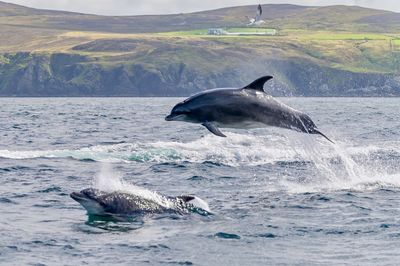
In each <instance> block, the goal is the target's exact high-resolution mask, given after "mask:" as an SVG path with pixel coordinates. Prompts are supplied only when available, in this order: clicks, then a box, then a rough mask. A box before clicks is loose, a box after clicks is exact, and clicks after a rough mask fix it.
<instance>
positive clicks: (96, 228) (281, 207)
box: [0, 98, 400, 266]
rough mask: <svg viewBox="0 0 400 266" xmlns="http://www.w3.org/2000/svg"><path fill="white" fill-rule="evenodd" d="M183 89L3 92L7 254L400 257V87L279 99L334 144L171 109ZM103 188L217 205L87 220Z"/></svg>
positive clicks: (256, 259)
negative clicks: (195, 120) (134, 94)
mask: <svg viewBox="0 0 400 266" xmlns="http://www.w3.org/2000/svg"><path fill="white" fill-rule="evenodd" d="M180 100H181V99H179V98H99V99H97V98H0V140H1V142H0V212H1V213H0V265H192V264H193V265H230V266H232V265H339V264H340V265H398V264H399V261H400V99H399V98H280V100H281V101H283V102H285V103H287V104H289V105H290V106H292V107H294V108H297V109H299V110H301V111H304V112H306V113H308V114H309V115H310V116H311V118H312V119H313V120H314V122H315V123H316V124H317V125H318V127H319V129H320V130H321V131H322V132H323V133H325V134H326V135H327V136H328V137H329V138H331V139H332V140H334V141H335V142H336V144H334V145H333V144H331V143H329V142H328V141H326V140H325V139H324V138H322V137H321V136H318V135H307V134H302V133H297V132H294V131H289V130H283V129H276V128H264V129H257V130H249V131H247V130H230V129H222V132H223V133H224V134H226V135H227V138H220V137H216V136H214V135H212V134H211V133H209V132H208V131H207V130H206V129H205V128H203V127H202V126H200V125H194V124H188V123H183V122H166V121H164V117H165V115H167V114H168V113H169V111H170V109H171V108H172V107H173V105H174V104H175V103H177V102H178V101H180ZM92 186H94V187H98V188H101V189H105V190H107V189H108V190H125V191H129V192H130V193H133V194H138V195H149V193H150V192H151V191H154V192H157V193H159V194H160V195H168V196H176V195H186V194H192V195H196V196H198V197H200V198H202V199H203V200H204V201H206V202H207V203H208V205H209V208H210V209H211V214H209V215H200V214H198V213H190V214H186V215H147V216H144V217H140V219H139V218H138V219H137V220H134V221H129V222H128V221H120V222H117V221H93V220H88V216H87V215H86V211H85V209H84V208H83V207H82V206H81V205H79V204H78V203H77V202H75V201H74V200H72V199H71V198H70V197H69V194H70V193H71V192H73V191H79V190H81V189H84V188H87V187H92ZM151 194H152V193H150V195H151Z"/></svg>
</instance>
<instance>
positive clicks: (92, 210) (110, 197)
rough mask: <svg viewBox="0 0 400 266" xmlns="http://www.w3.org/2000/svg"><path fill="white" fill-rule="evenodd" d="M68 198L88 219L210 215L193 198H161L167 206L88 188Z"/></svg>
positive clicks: (202, 202) (203, 204) (118, 193)
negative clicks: (99, 217) (80, 206)
mask: <svg viewBox="0 0 400 266" xmlns="http://www.w3.org/2000/svg"><path fill="white" fill-rule="evenodd" d="M70 196H71V198H72V199H74V200H76V201H77V202H79V203H80V204H81V205H82V206H83V207H84V208H85V209H86V211H87V213H88V215H89V216H91V215H93V216H111V217H121V216H122V217H123V216H138V215H144V214H161V213H176V214H184V213H189V212H192V211H193V212H198V213H209V212H210V210H209V209H208V205H207V203H205V202H204V201H203V200H201V199H200V198H198V197H195V196H178V197H163V198H164V199H165V201H166V202H167V203H166V204H162V203H160V202H157V201H156V200H152V199H148V198H144V197H141V196H139V195H135V194H130V193H127V192H120V191H114V192H105V191H101V190H98V189H95V188H87V189H84V190H82V191H80V192H72V193H71V194H70Z"/></svg>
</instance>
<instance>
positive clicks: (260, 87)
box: [243, 76, 272, 92]
mask: <svg viewBox="0 0 400 266" xmlns="http://www.w3.org/2000/svg"><path fill="white" fill-rule="evenodd" d="M270 79H272V76H264V77H261V78H259V79H256V80H255V81H253V82H252V83H250V84H249V85H247V86H246V87H243V89H250V90H257V91H262V92H264V83H265V82H267V81H268V80H270Z"/></svg>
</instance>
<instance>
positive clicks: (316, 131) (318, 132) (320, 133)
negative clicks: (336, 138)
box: [313, 129, 335, 144]
mask: <svg viewBox="0 0 400 266" xmlns="http://www.w3.org/2000/svg"><path fill="white" fill-rule="evenodd" d="M313 133H314V134H318V135H321V136H323V137H324V138H326V139H327V140H328V141H329V142H331V143H333V144H335V142H333V141H332V140H330V139H329V138H328V137H327V136H325V135H324V134H323V133H322V132H321V131H319V130H316V129H314V132H313Z"/></svg>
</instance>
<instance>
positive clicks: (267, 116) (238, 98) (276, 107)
mask: <svg viewBox="0 0 400 266" xmlns="http://www.w3.org/2000/svg"><path fill="white" fill-rule="evenodd" d="M270 79H272V76H264V77H261V78H259V79H257V80H255V81H253V82H252V83H250V84H249V85H247V86H245V87H243V88H239V89H238V88H219V89H212V90H207V91H204V92H200V93H198V94H195V95H193V96H191V97H189V98H187V99H186V100H184V101H183V102H180V103H178V104H177V105H175V106H174V108H172V111H171V114H169V115H168V116H166V117H165V120H166V121H184V122H190V123H198V124H202V125H203V126H205V127H206V128H207V129H208V130H209V131H211V132H212V133H213V134H215V135H217V136H220V137H226V136H225V135H224V134H223V133H222V132H221V131H220V129H219V128H220V127H221V128H240V129H249V128H260V127H265V126H274V127H281V128H286V129H292V130H296V131H299V132H304V133H309V134H319V135H321V136H323V137H325V138H326V139H327V140H329V141H330V142H332V141H331V140H330V139H329V138H328V137H326V136H325V135H324V134H322V133H321V132H320V131H319V130H318V129H317V127H316V125H315V124H314V122H313V121H312V120H311V118H310V117H309V116H308V115H306V114H304V113H302V112H300V111H297V110H295V109H293V108H291V107H289V106H287V105H285V104H284V103H281V102H279V101H278V100H276V99H274V98H273V97H272V96H271V95H268V94H266V93H265V92H264V89H263V87H264V83H265V82H266V81H268V80H270ZM332 143H333V142H332Z"/></svg>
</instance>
